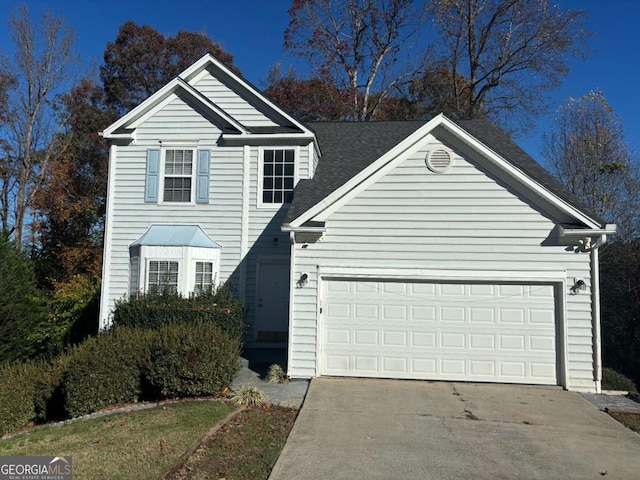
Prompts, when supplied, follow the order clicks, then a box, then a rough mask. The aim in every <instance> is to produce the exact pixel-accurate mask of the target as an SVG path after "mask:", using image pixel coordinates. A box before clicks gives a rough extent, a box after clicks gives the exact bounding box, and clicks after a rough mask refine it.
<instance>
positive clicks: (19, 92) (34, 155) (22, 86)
mask: <svg viewBox="0 0 640 480" xmlns="http://www.w3.org/2000/svg"><path fill="white" fill-rule="evenodd" d="M8 26H9V30H10V31H11V34H12V40H13V46H14V48H15V52H14V54H13V55H12V56H10V55H9V54H8V53H4V54H3V55H2V57H0V75H1V76H5V77H6V78H9V79H10V81H9V86H10V88H9V90H8V95H7V107H6V122H5V123H4V125H3V130H4V132H3V133H4V134H3V137H4V142H3V144H2V145H1V147H2V150H3V154H2V157H1V158H2V164H1V165H0V182H2V185H0V193H2V195H0V202H1V204H0V212H3V218H1V219H0V220H2V222H3V224H2V225H1V227H2V228H4V229H5V230H8V229H9V228H11V229H13V230H14V232H15V241H16V244H17V245H20V244H21V242H22V240H23V234H24V224H25V218H27V217H28V214H29V210H30V208H31V206H32V204H33V201H34V198H35V195H36V194H37V192H38V190H39V189H40V187H41V186H42V183H43V181H44V179H45V177H46V172H47V168H48V166H49V164H50V162H51V161H52V159H53V158H54V156H55V155H56V153H60V151H61V149H62V148H63V146H62V145H60V144H59V142H58V139H59V138H60V136H59V135H57V134H58V133H59V132H60V130H61V129H62V128H63V125H64V121H61V120H60V119H56V118H55V115H54V113H53V106H52V100H53V98H54V96H55V95H56V93H58V92H59V89H60V88H61V87H64V86H65V82H67V81H68V80H69V79H70V66H71V64H72V63H73V62H74V60H75V57H74V54H73V43H74V34H73V31H72V30H71V29H70V27H68V26H67V24H66V23H65V22H64V21H63V20H62V19H61V18H59V17H56V16H55V15H54V14H53V13H52V12H47V13H45V14H44V15H43V16H42V17H41V18H40V19H39V21H38V22H37V23H36V24H35V25H34V24H33V23H32V21H31V18H30V15H29V9H28V7H27V6H26V5H20V6H18V7H16V9H15V11H14V13H13V14H12V15H10V16H9V19H8ZM5 212H6V213H5ZM11 222H13V225H11Z"/></svg>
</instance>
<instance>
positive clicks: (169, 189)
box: [162, 150, 194, 203]
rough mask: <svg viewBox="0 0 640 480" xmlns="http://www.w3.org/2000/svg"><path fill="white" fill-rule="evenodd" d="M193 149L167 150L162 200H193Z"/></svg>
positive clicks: (184, 201)
mask: <svg viewBox="0 0 640 480" xmlns="http://www.w3.org/2000/svg"><path fill="white" fill-rule="evenodd" d="M193 172H194V168H193V150H165V157H164V178H163V189H162V201H164V202H183V203H186V202H191V201H192V196H191V194H192V191H193Z"/></svg>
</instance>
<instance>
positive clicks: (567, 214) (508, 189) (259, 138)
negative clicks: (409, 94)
mask: <svg viewBox="0 0 640 480" xmlns="http://www.w3.org/2000/svg"><path fill="white" fill-rule="evenodd" d="M102 134H103V136H104V137H105V138H106V139H108V140H109V142H110V145H111V147H110V159H109V188H108V202H107V221H106V233H105V250H104V267H103V290H102V299H101V312H100V322H101V324H100V325H101V327H102V328H106V327H108V326H109V324H110V314H111V311H112V309H113V307H114V302H115V301H116V300H117V299H120V298H123V297H126V296H128V295H133V294H136V293H137V292H140V291H149V290H150V289H153V288H155V287H156V286H158V285H161V284H162V283H169V285H171V286H172V287H173V288H175V289H176V290H178V291H179V292H181V293H183V294H185V295H188V294H191V293H192V292H197V291H198V290H199V289H201V288H207V287H209V286H211V285H218V284H220V283H222V282H227V281H228V282H229V283H230V284H231V286H232V287H233V288H234V289H235V290H236V292H237V293H238V295H239V296H240V298H242V300H243V301H244V303H245V307H246V313H247V315H246V321H247V325H248V332H249V333H248V334H247V337H246V339H245V343H246V344H247V345H250V346H276V347H286V348H287V351H288V374H289V375H290V376H291V377H294V378H295V377H298V378H310V377H314V376H319V375H337V376H363V377H388V378H415V379H435V380H438V379H443V380H463V381H464V380H466V381H487V382H509V383H530V384H547V385H548V384H551V385H561V386H563V387H565V388H570V389H574V390H587V391H596V390H599V388H600V378H601V363H600V330H599V329H600V318H599V294H598V247H599V246H600V245H601V244H602V243H603V242H604V241H606V236H607V235H608V234H611V233H613V232H614V231H615V226H612V225H606V224H604V223H603V222H602V221H601V220H600V219H598V218H597V217H596V216H594V215H593V214H591V213H590V212H588V211H587V210H586V209H585V208H583V207H582V206H581V205H580V204H579V202H578V201H577V199H575V198H574V197H573V196H572V195H571V194H569V193H568V192H567V191H566V190H564V189H563V188H562V187H561V186H560V185H559V184H558V183H557V182H556V181H555V180H554V179H553V178H552V177H551V176H550V175H549V174H548V173H547V172H546V171H545V170H544V169H542V167H540V166H539V165H538V164H537V163H536V162H535V161H534V160H533V159H532V158H531V157H529V156H528V155H527V154H525V153H524V152H523V151H522V150H520V149H519V147H518V146H517V145H515V144H514V143H513V142H512V141H511V140H510V139H509V137H508V136H507V135H505V134H504V133H503V132H502V131H501V130H499V129H498V128H496V127H495V126H493V125H491V124H489V123H488V122H486V121H482V120H470V121H452V120H450V119H448V118H446V117H445V116H442V115H440V116H438V117H435V118H434V119H432V120H430V121H412V122H371V123H346V122H345V123H341V122H337V123H314V124H309V125H305V124H303V123H301V122H299V121H297V120H296V119H294V118H292V117H291V116H290V115H289V114H287V113H286V112H284V111H283V110H282V109H281V108H279V107H278V106H277V105H275V104H274V103H272V102H271V101H270V100H268V99H267V98H266V97H264V96H263V95H262V94H261V93H260V91H258V90H257V89H256V88H255V87H254V86H252V85H251V84H249V83H248V82H246V81H245V80H244V79H242V78H241V77H239V76H238V75H236V74H234V73H233V72H231V71H229V70H228V69H227V68H226V67H225V66H224V65H222V64H221V63H220V62H218V61H217V60H216V59H215V58H213V57H212V56H209V55H207V56H205V57H203V58H202V59H200V60H199V61H198V62H196V63H195V64H194V65H192V66H191V67H190V68H188V69H187V70H186V71H184V72H183V73H182V74H181V75H180V76H179V77H177V78H175V79H174V80H172V81H171V82H170V83H169V84H167V85H166V86H165V87H164V88H162V89H161V90H160V91H158V92H157V93H155V94H154V95H152V96H151V97H149V98H148V99H147V100H145V101H144V102H143V103H142V104H140V105H139V106H138V107H137V108H135V109H134V110H132V111H131V112H129V113H128V114H127V115H125V116H124V117H122V118H121V119H120V120H118V121H117V122H115V123H114V124H113V125H111V126H109V127H108V128H106V129H105V130H104V131H103V132H102Z"/></svg>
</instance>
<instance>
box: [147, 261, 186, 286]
mask: <svg viewBox="0 0 640 480" xmlns="http://www.w3.org/2000/svg"><path fill="white" fill-rule="evenodd" d="M151 262H176V263H177V264H178V283H177V285H176V290H177V291H178V292H180V291H181V288H180V287H181V286H182V283H183V282H182V275H183V272H182V270H183V268H182V267H183V262H182V259H180V258H169V257H167V258H158V257H149V258H145V259H144V267H145V268H144V270H145V272H144V273H145V275H144V280H145V282H144V292H145V293H149V291H150V288H149V274H150V273H151V268H150V266H151Z"/></svg>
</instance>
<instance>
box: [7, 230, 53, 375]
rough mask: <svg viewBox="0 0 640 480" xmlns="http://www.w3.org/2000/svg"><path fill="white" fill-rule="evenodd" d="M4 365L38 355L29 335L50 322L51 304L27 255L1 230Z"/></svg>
mask: <svg viewBox="0 0 640 480" xmlns="http://www.w3.org/2000/svg"><path fill="white" fill-rule="evenodd" d="M0 272H1V273H0V363H2V362H15V361H24V360H28V359H31V358H35V357H36V356H37V355H38V353H39V352H38V351H37V348H36V346H34V345H33V343H32V342H31V341H30V340H29V333H30V332H32V331H33V329H34V328H35V327H36V326H37V325H38V324H40V322H43V321H46V318H47V305H46V302H45V297H44V294H43V293H42V292H41V291H40V290H39V289H38V287H37V286H36V282H35V277H34V274H33V265H32V262H31V260H30V259H29V258H28V257H27V255H26V254H25V253H24V252H22V251H21V250H20V249H19V248H17V247H16V245H15V244H14V243H13V242H11V241H9V240H8V239H7V236H6V234H5V232H3V231H2V230H0Z"/></svg>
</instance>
